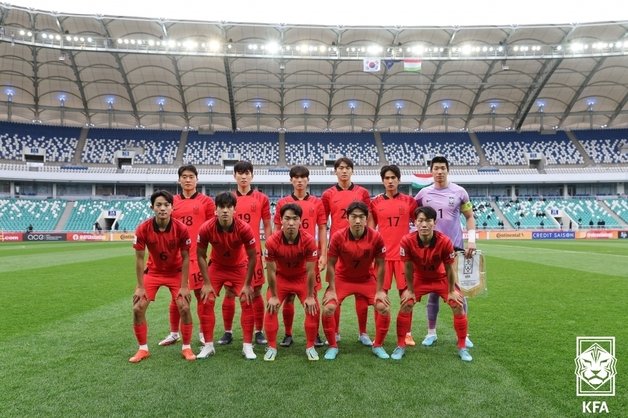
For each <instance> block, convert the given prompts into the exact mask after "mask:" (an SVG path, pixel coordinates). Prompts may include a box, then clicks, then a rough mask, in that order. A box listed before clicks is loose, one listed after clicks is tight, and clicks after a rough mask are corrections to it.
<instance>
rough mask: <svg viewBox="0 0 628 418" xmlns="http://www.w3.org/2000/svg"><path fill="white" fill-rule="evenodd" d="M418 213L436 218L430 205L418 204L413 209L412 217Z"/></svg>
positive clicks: (434, 211) (415, 216) (428, 217)
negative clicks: (418, 205)
mask: <svg viewBox="0 0 628 418" xmlns="http://www.w3.org/2000/svg"><path fill="white" fill-rule="evenodd" d="M419 213H422V214H423V215H425V217H426V218H427V219H434V220H436V210H435V209H434V208H433V207H431V206H420V207H418V208H416V209H415V210H414V219H416V218H417V216H419Z"/></svg>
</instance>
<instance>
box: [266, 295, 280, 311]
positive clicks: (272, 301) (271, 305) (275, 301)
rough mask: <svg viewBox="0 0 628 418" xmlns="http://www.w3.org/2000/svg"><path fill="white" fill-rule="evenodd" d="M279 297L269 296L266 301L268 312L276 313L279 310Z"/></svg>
mask: <svg viewBox="0 0 628 418" xmlns="http://www.w3.org/2000/svg"><path fill="white" fill-rule="evenodd" d="M279 305H280V303H279V298H278V297H277V296H271V297H270V298H269V299H268V302H267V303H266V310H267V311H268V312H269V313H271V314H272V313H277V312H279Z"/></svg>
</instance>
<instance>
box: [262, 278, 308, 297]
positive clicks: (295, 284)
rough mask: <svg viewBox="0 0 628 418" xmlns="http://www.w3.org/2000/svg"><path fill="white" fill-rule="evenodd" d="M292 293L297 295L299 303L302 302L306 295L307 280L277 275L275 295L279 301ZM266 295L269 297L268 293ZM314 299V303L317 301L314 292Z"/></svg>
mask: <svg viewBox="0 0 628 418" xmlns="http://www.w3.org/2000/svg"><path fill="white" fill-rule="evenodd" d="M293 294H294V295H297V297H298V298H299V300H300V301H301V304H303V302H305V298H306V297H307V280H290V279H287V278H284V277H281V276H277V297H278V298H279V302H280V303H282V302H283V301H284V300H285V299H286V297H287V296H289V295H293ZM268 296H269V297H270V293H268ZM314 299H316V303H318V298H317V297H316V294H314Z"/></svg>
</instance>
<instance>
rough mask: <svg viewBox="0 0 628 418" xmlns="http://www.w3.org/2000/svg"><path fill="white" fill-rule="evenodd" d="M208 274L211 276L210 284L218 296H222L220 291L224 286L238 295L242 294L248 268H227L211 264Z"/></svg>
mask: <svg viewBox="0 0 628 418" xmlns="http://www.w3.org/2000/svg"><path fill="white" fill-rule="evenodd" d="M207 273H208V274H209V282H210V283H211V285H212V289H214V293H215V294H216V296H218V295H219V294H220V289H222V287H223V286H225V287H230V288H231V289H233V292H234V293H235V294H236V295H239V294H240V292H242V287H243V286H244V278H245V277H246V266H240V267H225V266H220V265H217V264H216V263H211V264H210V265H209V269H208V270H207Z"/></svg>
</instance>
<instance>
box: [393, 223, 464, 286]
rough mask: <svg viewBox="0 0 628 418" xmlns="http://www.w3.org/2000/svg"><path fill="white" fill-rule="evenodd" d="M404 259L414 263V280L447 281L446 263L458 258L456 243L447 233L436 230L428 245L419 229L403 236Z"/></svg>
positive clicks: (402, 256)
mask: <svg viewBox="0 0 628 418" xmlns="http://www.w3.org/2000/svg"><path fill="white" fill-rule="evenodd" d="M399 252H400V254H401V260H402V261H404V262H405V261H412V264H414V275H413V279H414V280H420V281H423V282H434V281H439V280H443V281H445V282H446V281H447V272H446V271H445V264H453V262H454V261H455V259H456V252H455V251H454V244H452V242H451V240H450V239H449V238H448V237H447V235H445V234H443V233H441V232H438V231H434V236H433V237H432V240H431V241H430V243H429V245H428V246H425V245H423V243H422V242H421V239H420V238H419V233H418V232H417V231H415V232H412V233H410V234H407V235H406V236H404V237H403V238H401V249H400V250H399Z"/></svg>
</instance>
